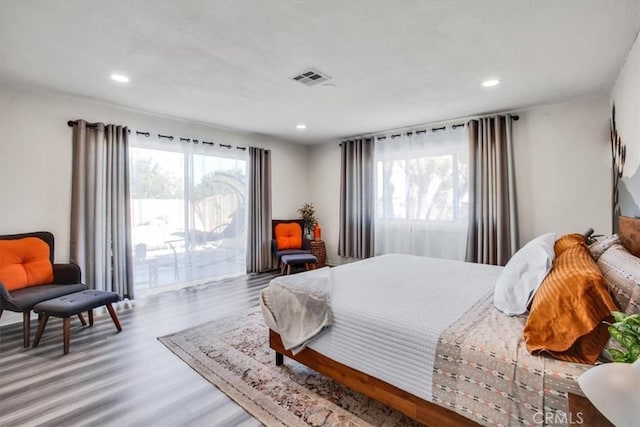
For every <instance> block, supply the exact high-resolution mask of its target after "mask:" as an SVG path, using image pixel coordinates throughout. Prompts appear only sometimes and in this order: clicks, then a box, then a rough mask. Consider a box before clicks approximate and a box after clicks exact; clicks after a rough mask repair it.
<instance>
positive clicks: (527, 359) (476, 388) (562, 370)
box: [432, 296, 590, 426]
mask: <svg viewBox="0 0 640 427" xmlns="http://www.w3.org/2000/svg"><path fill="white" fill-rule="evenodd" d="M524 321H525V320H524V318H521V317H508V316H505V315H503V314H502V313H500V312H499V311H497V310H496V309H495V308H494V307H493V305H492V304H491V297H490V296H487V298H485V299H483V300H481V301H479V302H478V303H477V304H476V305H475V306H474V307H473V308H472V309H471V310H469V311H468V312H467V313H466V314H465V316H463V318H462V319H461V320H460V321H458V322H456V323H455V324H453V325H451V327H450V328H449V329H447V330H446V331H445V332H444V333H443V334H442V336H441V337H440V339H439V341H438V347H437V350H436V360H435V365H434V373H433V385H432V390H433V401H434V402H435V403H437V404H439V405H441V406H444V407H447V408H449V409H451V410H453V411H455V412H458V413H460V414H462V415H464V416H466V417H467V418H471V419H473V420H475V421H476V422H478V423H480V424H482V425H498V426H520V425H525V426H528V425H531V426H534V425H541V424H543V423H544V424H553V425H569V424H570V423H571V421H572V419H571V415H570V414H569V409H568V406H567V393H568V392H572V393H574V394H582V393H581V392H580V391H579V390H580V389H579V386H578V384H577V378H578V376H580V374H582V373H583V372H584V371H585V370H587V369H589V367H590V366H587V365H580V364H573V363H568V362H562V361H559V360H554V359H550V358H547V357H544V356H532V355H530V354H529V353H528V351H527V348H526V345H525V342H524V339H523V338H522V329H523V327H524ZM573 422H574V423H575V422H576V420H575V419H574V420H573Z"/></svg>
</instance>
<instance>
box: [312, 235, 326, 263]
mask: <svg viewBox="0 0 640 427" xmlns="http://www.w3.org/2000/svg"><path fill="white" fill-rule="evenodd" d="M310 245H311V253H312V254H313V255H314V256H315V257H316V258H318V263H317V264H316V267H318V268H322V267H324V266H326V265H327V246H326V245H325V243H324V240H311V242H310Z"/></svg>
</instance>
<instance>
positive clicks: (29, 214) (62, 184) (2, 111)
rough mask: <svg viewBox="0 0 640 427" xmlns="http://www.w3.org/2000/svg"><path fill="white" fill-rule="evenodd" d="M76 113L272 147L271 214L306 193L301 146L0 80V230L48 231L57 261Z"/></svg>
mask: <svg viewBox="0 0 640 427" xmlns="http://www.w3.org/2000/svg"><path fill="white" fill-rule="evenodd" d="M230 108H232V107H230ZM75 119H84V120H87V121H89V122H98V121H99V122H104V123H117V124H123V125H127V126H129V127H130V128H132V129H133V130H144V131H150V132H152V133H162V134H168V135H175V136H184V137H192V138H198V139H205V140H214V141H219V142H223V143H227V144H233V145H242V146H249V145H252V146H256V147H262V148H268V149H271V151H272V183H273V217H274V218H279V217H280V218H291V217H293V218H295V217H297V216H298V215H297V212H296V210H297V209H298V207H299V206H300V205H301V204H302V202H303V201H305V200H307V198H308V197H307V187H308V185H307V184H308V176H309V175H308V171H307V169H308V163H307V162H308V151H309V149H308V147H307V146H304V145H298V144H292V143H289V142H284V141H280V140H277V139H274V138H272V137H269V136H264V135H258V134H250V133H246V132H237V131H230V130H225V129H220V128H216V127H212V126H207V125H204V124H201V123H194V122H188V121H182V120H177V119H172V118H167V117H161V116H156V115H151V114H146V113H142V112H136V111H132V110H127V109H124V108H119V107H116V106H113V105H108V104H104V103H100V102H96V101H92V100H88V99H84V98H79V97H74V96H67V95H62V94H59V93H55V92H50V91H46V90H42V89H32V88H24V87H12V86H11V85H9V84H8V83H6V82H0V234H8V233H19V232H28V231H35V230H48V231H51V232H52V233H53V234H54V235H55V236H56V248H55V258H56V260H57V261H59V262H64V261H67V260H68V258H69V216H70V209H71V128H69V127H68V126H67V121H68V120H75ZM212 120H215V118H212Z"/></svg>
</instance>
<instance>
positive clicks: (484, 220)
mask: <svg viewBox="0 0 640 427" xmlns="http://www.w3.org/2000/svg"><path fill="white" fill-rule="evenodd" d="M469 144H470V157H469V229H468V232H467V233H468V234H467V256H466V259H467V261H469V262H477V263H482V264H494V265H505V264H506V263H507V261H509V258H511V255H513V254H514V253H515V251H516V250H517V249H518V221H517V212H516V188H515V176H514V170H513V138H512V132H511V116H510V115H506V116H494V117H485V118H481V119H478V120H471V121H470V122H469Z"/></svg>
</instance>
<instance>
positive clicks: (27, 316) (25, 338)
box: [22, 310, 31, 348]
mask: <svg viewBox="0 0 640 427" xmlns="http://www.w3.org/2000/svg"><path fill="white" fill-rule="evenodd" d="M30 334H31V310H29V311H25V312H23V313H22V344H23V345H24V347H25V348H26V347H29V346H30V345H31V342H30V341H31V339H30V338H31V337H30Z"/></svg>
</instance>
